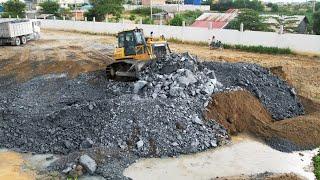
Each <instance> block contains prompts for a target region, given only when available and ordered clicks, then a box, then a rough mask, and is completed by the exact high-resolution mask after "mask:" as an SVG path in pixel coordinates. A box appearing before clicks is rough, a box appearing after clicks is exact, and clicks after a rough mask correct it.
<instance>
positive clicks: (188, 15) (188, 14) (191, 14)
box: [169, 10, 202, 26]
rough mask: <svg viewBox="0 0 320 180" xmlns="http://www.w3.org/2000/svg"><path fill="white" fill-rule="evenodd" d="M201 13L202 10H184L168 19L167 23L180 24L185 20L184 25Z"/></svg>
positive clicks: (191, 21) (190, 22)
mask: <svg viewBox="0 0 320 180" xmlns="http://www.w3.org/2000/svg"><path fill="white" fill-rule="evenodd" d="M201 14H202V12H201V11H200V10H196V11H185V12H183V13H180V14H177V15H175V16H174V18H173V19H171V20H170V21H169V24H170V25H172V26H182V22H183V21H185V22H186V25H191V24H192V23H193V22H194V21H195V20H196V19H197V18H198V17H199V16H201Z"/></svg>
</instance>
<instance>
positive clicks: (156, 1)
mask: <svg viewBox="0 0 320 180" xmlns="http://www.w3.org/2000/svg"><path fill="white" fill-rule="evenodd" d="M151 3H152V5H164V4H166V0H141V4H142V5H145V6H150V4H151Z"/></svg>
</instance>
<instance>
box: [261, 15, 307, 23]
mask: <svg viewBox="0 0 320 180" xmlns="http://www.w3.org/2000/svg"><path fill="white" fill-rule="evenodd" d="M261 16H263V17H265V18H266V20H265V22H266V23H268V24H276V23H277V20H276V18H280V19H283V21H295V24H296V25H297V26H298V25H299V24H300V23H301V22H302V21H307V22H308V18H307V17H306V16H299V15H294V16H279V15H275V14H263V15H261Z"/></svg>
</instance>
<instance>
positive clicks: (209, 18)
mask: <svg viewBox="0 0 320 180" xmlns="http://www.w3.org/2000/svg"><path fill="white" fill-rule="evenodd" d="M237 13H238V10H237V9H229V10H228V11H226V12H225V13H204V14H203V15H201V16H200V17H199V18H197V19H196V21H195V22H194V23H193V24H192V25H191V26H192V27H203V28H209V27H210V26H211V25H210V24H212V28H214V29H223V28H224V27H225V26H227V25H228V23H229V22H230V21H231V20H233V19H234V18H235V17H236V16H237Z"/></svg>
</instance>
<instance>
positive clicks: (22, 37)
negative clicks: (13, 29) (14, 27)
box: [21, 36, 27, 44]
mask: <svg viewBox="0 0 320 180" xmlns="http://www.w3.org/2000/svg"><path fill="white" fill-rule="evenodd" d="M21 43H22V44H26V43H27V38H26V37H25V36H21Z"/></svg>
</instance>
